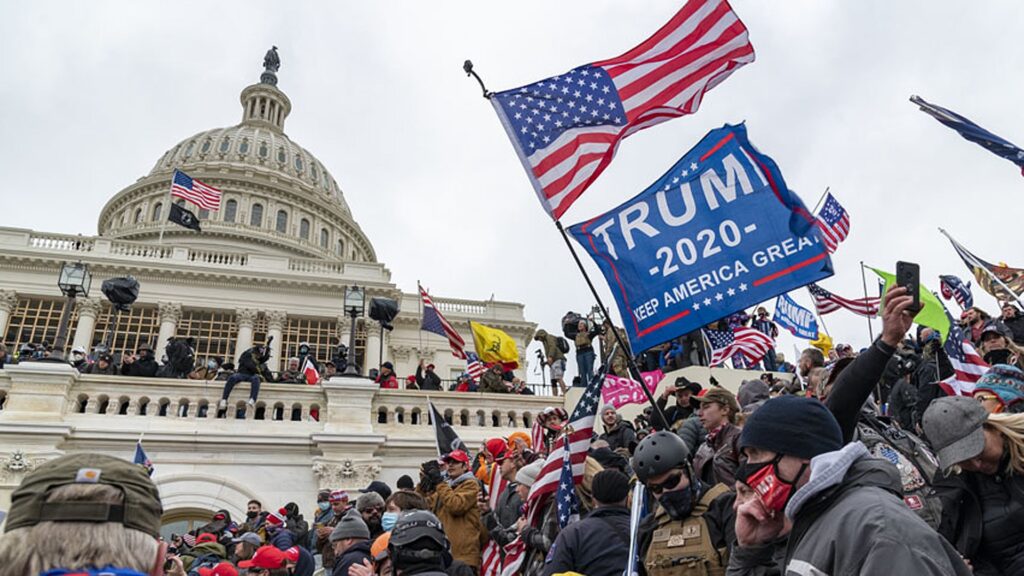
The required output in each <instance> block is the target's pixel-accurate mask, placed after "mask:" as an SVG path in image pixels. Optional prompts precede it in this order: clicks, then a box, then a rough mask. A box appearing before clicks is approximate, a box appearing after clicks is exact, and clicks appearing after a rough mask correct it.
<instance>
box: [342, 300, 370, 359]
mask: <svg viewBox="0 0 1024 576" xmlns="http://www.w3.org/2000/svg"><path fill="white" fill-rule="evenodd" d="M365 299H366V290H365V289H364V288H360V287H359V286H349V287H348V288H345V314H346V315H347V316H348V317H349V318H351V324H352V327H351V331H350V332H349V337H348V354H349V358H348V363H347V365H346V366H345V374H346V375H349V376H358V375H359V367H358V366H356V361H355V360H356V318H359V317H360V316H362V315H363V301H364V300H365Z"/></svg>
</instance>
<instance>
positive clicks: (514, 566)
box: [501, 536, 526, 576]
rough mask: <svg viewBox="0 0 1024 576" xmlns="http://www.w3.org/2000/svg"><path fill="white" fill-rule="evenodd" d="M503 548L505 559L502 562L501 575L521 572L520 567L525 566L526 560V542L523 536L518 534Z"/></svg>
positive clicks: (507, 575) (511, 575) (506, 575)
mask: <svg viewBox="0 0 1024 576" xmlns="http://www.w3.org/2000/svg"><path fill="white" fill-rule="evenodd" d="M503 550H504V552H505V559H504V560H503V561H502V563H501V576H515V575H516V574H519V573H520V568H522V567H523V561H524V560H526V543H525V542H523V540H522V538H520V537H518V536H516V539H515V540H513V541H511V542H509V543H508V544H506V545H505V547H504V548H503Z"/></svg>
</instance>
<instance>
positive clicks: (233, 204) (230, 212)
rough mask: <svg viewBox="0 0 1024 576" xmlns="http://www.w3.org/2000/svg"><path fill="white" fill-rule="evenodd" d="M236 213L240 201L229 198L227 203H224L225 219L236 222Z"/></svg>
mask: <svg viewBox="0 0 1024 576" xmlns="http://www.w3.org/2000/svg"><path fill="white" fill-rule="evenodd" d="M236 214H238V201H237V200H228V201H227V204H225V205H224V221H225V222H234V221H235V215H236Z"/></svg>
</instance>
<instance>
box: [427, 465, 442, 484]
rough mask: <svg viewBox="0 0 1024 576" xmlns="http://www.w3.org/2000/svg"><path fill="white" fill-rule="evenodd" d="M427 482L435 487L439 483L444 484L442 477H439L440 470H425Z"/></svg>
mask: <svg viewBox="0 0 1024 576" xmlns="http://www.w3.org/2000/svg"><path fill="white" fill-rule="evenodd" d="M427 481H429V482H430V483H431V484H432V485H433V486H435V487H436V486H437V485H438V484H440V483H441V482H444V477H443V476H442V475H441V469H440V468H431V469H429V470H427Z"/></svg>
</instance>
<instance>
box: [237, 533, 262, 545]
mask: <svg viewBox="0 0 1024 576" xmlns="http://www.w3.org/2000/svg"><path fill="white" fill-rule="evenodd" d="M239 542H245V543H246V544H252V545H253V546H255V547H256V548H259V547H260V546H261V545H262V544H263V541H262V540H260V535H259V534H257V533H255V532H246V533H245V534H242V535H241V536H239V537H238V538H232V539H231V543H232V544H238V543H239Z"/></svg>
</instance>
